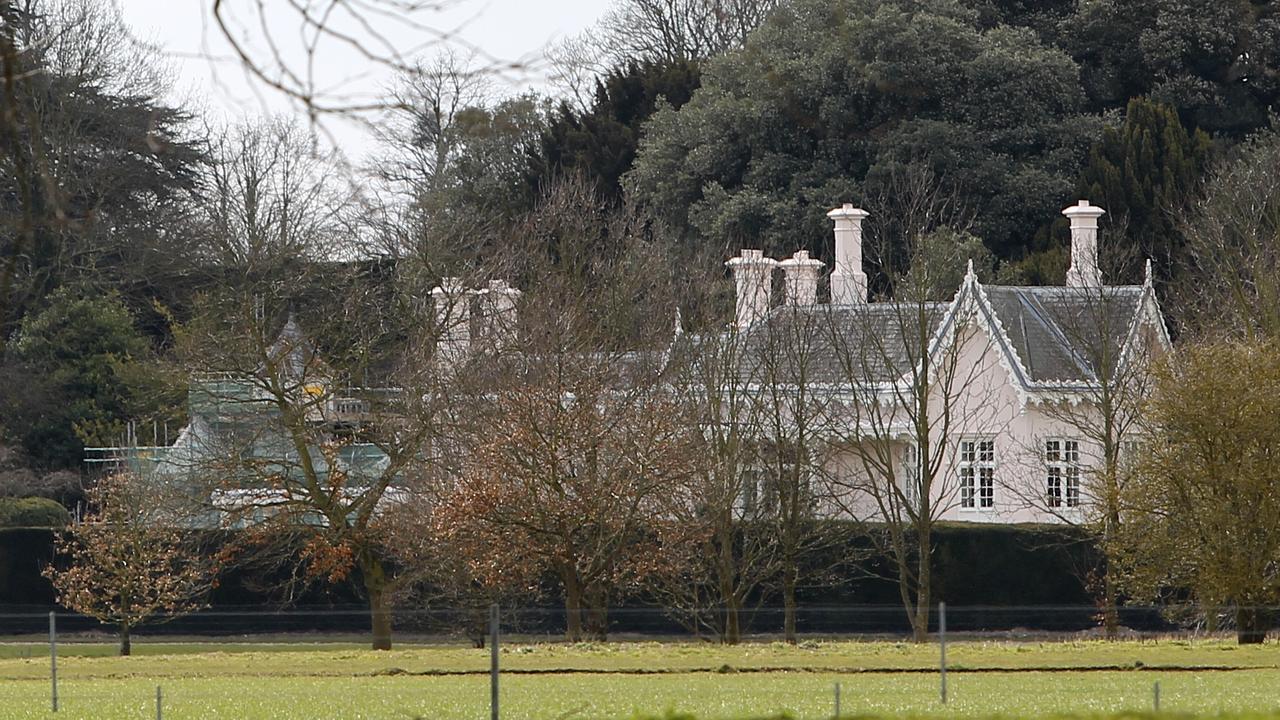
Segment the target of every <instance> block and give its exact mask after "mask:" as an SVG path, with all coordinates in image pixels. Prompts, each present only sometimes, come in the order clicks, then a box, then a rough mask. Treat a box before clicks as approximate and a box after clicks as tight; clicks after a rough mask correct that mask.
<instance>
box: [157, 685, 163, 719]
mask: <svg viewBox="0 0 1280 720" xmlns="http://www.w3.org/2000/svg"><path fill="white" fill-rule="evenodd" d="M163 698H164V696H163V695H161V693H160V686H159V685H157V686H156V720H164V699H163Z"/></svg>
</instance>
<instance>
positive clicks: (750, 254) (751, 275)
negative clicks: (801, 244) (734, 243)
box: [725, 248, 778, 328]
mask: <svg viewBox="0 0 1280 720" xmlns="http://www.w3.org/2000/svg"><path fill="white" fill-rule="evenodd" d="M777 264H778V261H777V260H774V259H772V258H767V257H765V256H764V251H763V250H748V249H745V248H744V249H743V250H742V253H741V254H740V255H739V256H738V257H736V258H730V259H729V261H728V262H726V263H725V265H728V266H729V269H730V270H732V271H733V279H734V283H735V284H736V285H737V303H736V316H737V324H738V327H740V328H745V327H747V326H749V325H751V324H752V323H754V322H756V321H757V320H759V319H761V318H763V317H764V316H765V315H766V314H767V313H768V312H769V304H770V299H771V297H772V295H773V268H774V266H775V265H777Z"/></svg>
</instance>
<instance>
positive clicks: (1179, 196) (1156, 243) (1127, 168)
mask: <svg viewBox="0 0 1280 720" xmlns="http://www.w3.org/2000/svg"><path fill="white" fill-rule="evenodd" d="M1211 149H1212V143H1211V141H1210V139H1209V136H1208V135H1207V134H1205V132H1204V131H1203V130H1195V131H1193V132H1190V133H1189V132H1187V130H1186V128H1184V127H1183V126H1182V123H1181V122H1180V121H1179V120H1178V115H1177V113H1176V112H1174V109H1173V108H1172V107H1170V106H1168V105H1165V104H1163V103H1158V102H1153V101H1151V100H1148V99H1145V98H1134V99H1133V100H1130V101H1129V107H1128V109H1127V111H1126V112H1125V119H1124V123H1123V124H1122V125H1120V126H1119V127H1113V128H1107V129H1106V130H1105V131H1103V134H1102V139H1101V140H1099V141H1098V142H1097V143H1095V144H1094V146H1093V148H1092V149H1091V150H1090V152H1089V164H1088V165H1086V166H1085V168H1084V171H1083V172H1082V173H1081V175H1080V181H1079V184H1078V194H1079V195H1080V197H1084V198H1089V200H1090V201H1092V202H1094V203H1096V204H1098V205H1101V206H1102V207H1103V208H1106V210H1107V212H1108V213H1110V214H1111V217H1112V220H1113V223H1114V222H1118V223H1119V226H1123V227H1125V229H1126V234H1127V236H1128V238H1129V240H1130V241H1131V242H1133V243H1136V245H1137V249H1138V251H1139V252H1140V253H1141V256H1142V257H1149V258H1152V259H1153V260H1154V261H1155V264H1156V268H1157V270H1158V271H1159V272H1160V273H1161V275H1162V276H1163V277H1164V278H1166V279H1167V278H1168V277H1169V273H1170V272H1171V270H1172V268H1173V265H1174V263H1175V262H1177V260H1178V256H1179V254H1180V251H1181V248H1182V244H1183V243H1182V240H1181V239H1180V237H1179V234H1178V230H1177V228H1176V224H1175V217H1174V216H1175V213H1176V212H1177V211H1178V209H1179V208H1181V207H1182V206H1183V205H1184V204H1185V203H1186V201H1187V200H1188V198H1189V197H1190V195H1191V194H1192V193H1193V192H1194V191H1195V190H1196V188H1197V187H1198V186H1199V184H1200V178H1201V175H1202V174H1203V172H1204V169H1205V166H1206V163H1207V161H1208V159H1209V156H1210V151H1211ZM1120 279H1121V278H1116V280H1120ZM1127 279H1128V280H1130V281H1134V280H1136V279H1137V278H1127Z"/></svg>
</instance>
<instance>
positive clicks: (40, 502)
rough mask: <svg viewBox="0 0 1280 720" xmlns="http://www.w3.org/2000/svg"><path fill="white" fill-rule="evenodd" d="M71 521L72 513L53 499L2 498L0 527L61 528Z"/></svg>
mask: <svg viewBox="0 0 1280 720" xmlns="http://www.w3.org/2000/svg"><path fill="white" fill-rule="evenodd" d="M70 522H71V513H69V512H67V509H66V508H64V507H62V506H61V505H59V504H58V503H57V502H55V501H53V500H49V499H47V498H39V497H27V498H0V528H59V527H65V526H67V525H68V524H70Z"/></svg>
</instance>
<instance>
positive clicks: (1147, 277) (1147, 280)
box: [1142, 258, 1155, 288]
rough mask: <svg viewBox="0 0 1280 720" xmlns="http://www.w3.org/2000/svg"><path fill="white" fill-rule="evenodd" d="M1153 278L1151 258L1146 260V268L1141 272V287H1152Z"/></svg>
mask: <svg viewBox="0 0 1280 720" xmlns="http://www.w3.org/2000/svg"><path fill="white" fill-rule="evenodd" d="M1154 284H1155V283H1154V280H1153V276H1152V274H1151V258H1147V266H1146V268H1145V269H1144V270H1143V277H1142V286H1143V287H1146V288H1149V287H1152V286H1153V285H1154Z"/></svg>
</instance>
